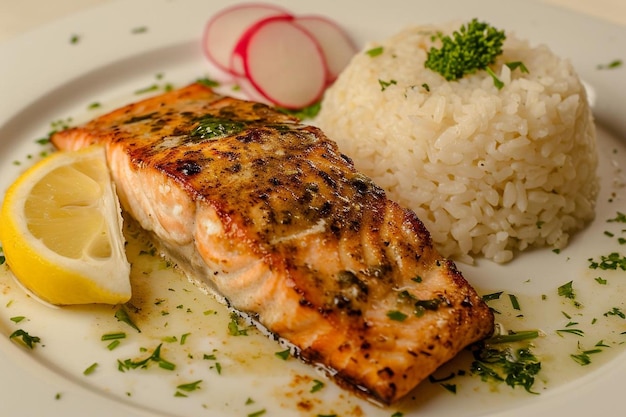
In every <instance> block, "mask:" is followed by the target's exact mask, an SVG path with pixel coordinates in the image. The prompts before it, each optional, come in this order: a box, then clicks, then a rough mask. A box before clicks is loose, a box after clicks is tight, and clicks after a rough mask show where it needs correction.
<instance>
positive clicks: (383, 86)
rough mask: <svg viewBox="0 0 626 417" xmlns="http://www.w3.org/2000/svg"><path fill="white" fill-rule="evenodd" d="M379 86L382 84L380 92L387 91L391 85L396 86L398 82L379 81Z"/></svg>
mask: <svg viewBox="0 0 626 417" xmlns="http://www.w3.org/2000/svg"><path fill="white" fill-rule="evenodd" d="M378 84H380V91H385V90H386V89H387V87H389V86H391V85H396V84H398V82H397V81H396V80H389V81H383V80H378Z"/></svg>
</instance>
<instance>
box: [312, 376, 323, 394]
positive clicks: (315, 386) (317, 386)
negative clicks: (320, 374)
mask: <svg viewBox="0 0 626 417" xmlns="http://www.w3.org/2000/svg"><path fill="white" fill-rule="evenodd" d="M322 388H324V383H323V382H322V381H320V380H318V379H314V380H313V386H312V387H311V391H310V392H311V393H313V392H317V391H320V390H321V389H322Z"/></svg>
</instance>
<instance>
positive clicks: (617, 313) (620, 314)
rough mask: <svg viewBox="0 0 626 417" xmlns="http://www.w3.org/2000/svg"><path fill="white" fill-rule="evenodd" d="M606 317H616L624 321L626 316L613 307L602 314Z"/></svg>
mask: <svg viewBox="0 0 626 417" xmlns="http://www.w3.org/2000/svg"><path fill="white" fill-rule="evenodd" d="M608 316H617V317H620V318H622V319H626V314H624V312H623V311H622V310H621V309H620V308H619V307H613V309H611V310H609V311H607V312H606V313H604V317H608Z"/></svg>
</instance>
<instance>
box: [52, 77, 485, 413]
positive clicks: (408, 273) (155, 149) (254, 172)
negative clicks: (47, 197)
mask: <svg viewBox="0 0 626 417" xmlns="http://www.w3.org/2000/svg"><path fill="white" fill-rule="evenodd" d="M52 142H53V143H54V145H55V146H56V147H57V148H59V149H65V150H70V149H78V148H83V147H86V146H90V145H93V144H101V145H103V146H104V147H105V148H106V154H107V159H108V164H109V167H110V170H111V174H112V177H113V180H114V181H115V184H116V187H117V192H118V194H119V198H120V202H121V204H122V207H123V208H124V210H125V211H126V212H128V213H129V214H130V215H131V216H132V217H133V218H134V219H135V220H136V221H137V222H139V224H140V225H141V226H142V227H143V228H144V229H146V230H147V231H149V232H151V233H152V235H153V236H154V238H155V239H156V240H157V241H158V243H159V245H161V246H162V247H164V249H165V250H166V251H167V252H168V253H170V254H171V256H172V257H173V259H174V260H175V261H176V262H177V263H178V264H179V265H180V266H181V268H182V269H184V270H185V271H186V272H187V273H188V275H190V276H191V277H192V279H194V280H195V281H197V282H200V283H201V284H202V285H205V286H207V287H209V288H210V289H211V290H212V291H214V292H216V293H217V294H219V296H220V297H222V298H223V300H224V301H225V302H227V303H228V304H229V305H230V306H231V307H233V308H235V309H237V310H238V311H240V312H242V313H245V314H247V315H249V316H251V317H253V318H254V319H255V320H256V321H257V322H258V323H259V324H260V325H261V326H263V327H264V328H265V329H266V330H268V331H269V332H271V333H273V334H274V335H276V336H277V337H279V338H282V339H284V340H286V341H288V342H289V343H290V344H292V345H293V346H294V352H295V353H296V354H297V355H298V356H299V357H300V358H301V359H303V360H304V361H306V362H310V363H313V364H316V365H318V366H321V367H323V368H325V369H326V370H328V372H329V374H330V375H331V376H333V377H334V379H335V380H336V381H337V382H338V383H339V385H341V386H343V387H346V388H350V389H352V390H354V391H356V392H357V393H360V394H361V395H364V396H366V397H368V398H370V399H372V400H374V401H376V402H379V403H384V404H390V403H393V402H395V401H397V400H398V399H400V398H402V397H403V396H405V395H406V394H407V393H409V392H410V391H411V390H412V389H413V388H415V387H416V386H417V385H418V384H419V382H420V381H422V380H424V379H425V378H427V377H428V375H430V374H431V373H432V372H433V371H435V370H436V369H437V368H438V367H439V366H440V365H442V364H443V363H445V362H446V361H448V360H450V359H451V358H453V357H454V356H455V355H456V354H457V353H458V352H459V351H461V350H462V349H464V348H465V347H467V346H468V345H469V344H471V343H473V342H476V341H478V340H480V339H483V338H485V337H487V336H489V335H490V334H491V333H492V331H493V326H494V318H493V314H492V312H491V311H490V309H489V308H488V307H487V306H486V305H485V303H484V302H483V300H482V299H481V298H480V297H479V296H478V294H477V293H476V291H475V290H474V289H473V288H472V287H471V286H470V285H469V284H468V282H467V281H466V280H465V279H464V278H463V276H462V275H461V273H460V272H459V271H458V270H457V268H456V267H455V265H454V263H453V262H452V261H450V260H447V259H444V258H443V257H442V256H441V255H440V254H439V253H438V252H437V251H436V250H435V249H434V247H433V244H432V242H431V238H430V235H429V233H428V231H427V230H426V228H425V227H424V225H423V224H422V222H421V221H420V220H419V219H418V218H417V216H416V215H415V213H414V212H412V211H410V210H406V209H404V208H402V207H400V206H399V205H398V204H396V203H395V202H393V201H391V200H389V199H387V197H386V195H385V192H384V191H383V190H382V189H381V188H380V187H378V186H376V185H375V184H374V183H373V182H372V181H371V180H370V179H369V178H368V177H366V176H365V175H363V174H361V173H359V172H358V171H357V170H356V169H355V168H354V165H353V163H352V161H351V160H350V158H349V157H347V156H346V155H343V154H341V153H340V152H339V150H338V149H337V146H336V144H335V143H334V142H333V141H331V140H330V139H328V138H327V137H326V136H325V135H324V133H323V132H322V131H320V130H319V129H318V128H316V127H313V126H309V125H306V124H302V123H299V122H298V120H297V119H295V118H293V117H291V116H287V115H284V114H282V113H280V112H278V111H276V110H274V109H272V108H270V107H268V106H266V105H263V104H259V103H254V102H249V101H242V100H238V99H234V98H230V97H225V96H222V95H219V94H217V93H216V92H214V91H213V90H211V89H210V88H208V87H205V86H203V85H201V84H197V83H196V84H191V85H189V86H187V87H185V88H182V89H179V90H175V91H171V92H167V93H165V94H162V95H160V96H157V97H153V98H148V99H146V100H143V101H140V102H137V103H134V104H130V105H128V106H125V107H122V108H120V109H118V110H115V111H113V112H111V113H109V114H106V115H104V116H101V117H98V118H96V119H95V120H92V121H90V122H88V123H86V124H85V125H82V126H79V127H74V128H70V129H67V130H64V131H61V132H58V133H56V134H55V135H54V136H53V137H52Z"/></svg>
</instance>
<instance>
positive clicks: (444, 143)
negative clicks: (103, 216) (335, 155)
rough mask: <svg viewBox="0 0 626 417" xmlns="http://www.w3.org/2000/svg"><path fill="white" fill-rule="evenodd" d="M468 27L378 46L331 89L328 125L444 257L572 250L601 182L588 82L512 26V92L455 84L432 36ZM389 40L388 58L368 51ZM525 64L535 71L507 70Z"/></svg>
mask: <svg viewBox="0 0 626 417" xmlns="http://www.w3.org/2000/svg"><path fill="white" fill-rule="evenodd" d="M459 27H460V23H459V22H452V23H448V24H446V25H442V26H436V27H435V26H428V27H415V28H409V29H406V30H404V31H402V32H401V33H399V34H397V35H395V36H393V37H391V38H390V39H388V40H386V41H384V42H382V43H371V44H369V45H367V46H366V48H365V49H364V51H363V52H361V53H359V54H357V55H356V56H355V57H354V59H353V60H352V61H351V63H350V64H349V66H348V67H347V68H346V69H345V70H344V72H343V73H342V74H341V76H340V77H339V79H338V80H337V81H336V82H335V84H334V85H333V86H332V87H331V88H330V89H329V90H328V91H327V92H326V95H325V97H324V100H323V102H322V109H321V112H320V114H319V116H318V119H317V123H318V124H319V125H320V127H321V128H322V129H323V130H324V131H325V132H326V133H327V134H328V136H329V137H330V138H332V139H333V140H335V141H337V143H338V144H339V147H340V149H341V151H342V152H344V153H345V154H347V155H348V156H350V157H351V158H352V159H353V160H354V162H355V164H356V167H357V168H358V169H360V170H361V171H362V172H363V173H365V174H366V175H369V176H370V177H371V178H373V179H374V181H375V182H376V183H377V184H378V185H380V186H381V187H382V188H384V189H385V190H386V191H387V193H388V196H389V197H390V198H391V199H393V200H396V201H398V202H399V203H401V204H402V205H403V206H405V207H408V208H411V209H412V210H414V211H415V212H416V213H417V215H418V216H419V217H420V219H421V220H422V221H423V222H424V224H425V225H426V227H427V228H428V230H429V231H430V233H431V235H432V238H433V241H434V243H435V245H436V246H437V248H438V249H439V250H440V251H441V253H442V254H443V255H444V256H447V257H452V258H454V259H456V260H458V261H462V262H467V263H472V262H473V259H474V257H476V256H482V257H485V258H488V259H492V260H493V261H495V262H501V263H502V262H507V261H509V260H511V259H512V258H513V257H514V255H515V253H517V252H518V251H519V250H524V249H526V248H529V247H533V246H549V247H552V248H563V247H565V246H566V245H567V243H568V239H569V237H570V234H571V233H573V232H575V231H576V230H578V229H581V228H582V227H583V226H584V225H585V224H586V223H587V222H588V221H590V220H591V219H592V218H593V217H594V208H595V200H596V196H597V193H598V187H599V185H598V179H597V176H596V168H597V152H596V142H595V134H596V133H595V127H594V124H593V119H592V115H591V110H590V107H589V104H588V102H587V98H586V94H585V90H584V87H583V85H582V83H581V81H580V79H579V78H578V76H577V74H576V72H575V71H574V69H573V67H572V65H571V64H570V63H569V61H567V60H564V59H560V58H559V57H557V56H555V55H554V54H553V53H552V52H551V51H550V50H549V49H548V48H547V47H545V46H537V47H531V46H530V45H529V43H528V42H527V41H524V40H520V39H516V38H515V36H514V35H512V34H511V33H507V39H506V41H505V43H504V48H503V49H504V53H503V55H502V56H500V57H499V59H498V61H497V62H496V64H494V65H493V66H492V69H493V70H494V72H495V73H496V74H497V75H498V77H499V79H500V80H501V81H503V82H504V87H503V88H502V89H500V90H498V89H497V88H496V87H495V86H494V82H493V78H492V77H491V76H490V75H489V74H488V73H487V72H486V71H479V72H477V73H475V74H473V75H469V76H466V77H464V78H462V79H460V80H459V81H451V82H447V81H445V79H444V78H443V77H442V76H440V75H439V74H437V73H435V72H433V71H431V70H429V69H426V68H424V61H425V60H426V56H427V51H428V49H430V47H431V45H432V38H431V35H432V34H434V33H436V32H437V31H441V32H443V33H451V32H452V31H453V30H456V29H458V28H459ZM378 46H382V47H383V53H382V54H381V55H378V56H374V57H372V56H370V55H368V54H367V53H365V51H368V50H370V49H371V48H374V47H378ZM516 61H521V62H523V63H524V65H525V66H526V68H528V70H529V73H523V72H522V71H520V69H519V68H518V69H515V70H513V71H512V70H510V69H509V67H507V66H506V65H504V63H508V62H516ZM381 82H382V84H381ZM383 85H385V87H384V86H383Z"/></svg>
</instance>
